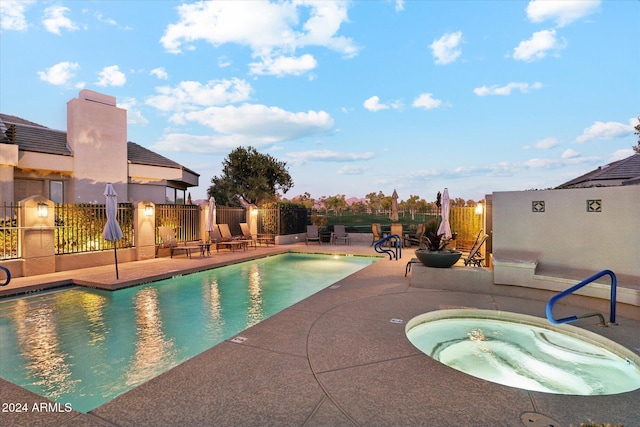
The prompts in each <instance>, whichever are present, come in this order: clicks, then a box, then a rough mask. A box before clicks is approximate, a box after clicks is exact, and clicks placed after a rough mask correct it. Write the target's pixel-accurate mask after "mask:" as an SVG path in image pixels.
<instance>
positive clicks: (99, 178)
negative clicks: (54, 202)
mask: <svg viewBox="0 0 640 427" xmlns="http://www.w3.org/2000/svg"><path fill="white" fill-rule="evenodd" d="M67 140H68V143H69V147H70V148H71V150H72V151H73V171H74V172H73V180H72V182H71V189H70V194H71V197H70V201H71V202H72V203H92V202H97V201H99V200H100V201H102V200H103V199H104V196H103V195H102V193H103V191H104V188H105V186H106V184H107V183H112V184H113V187H114V189H115V190H116V193H118V198H119V199H120V200H128V199H129V196H128V192H127V184H128V161H127V111H126V110H124V109H122V108H118V107H117V106H116V98H115V97H112V96H108V95H103V94H100V93H97V92H93V91H90V90H86V89H84V90H82V91H80V94H79V97H78V98H74V99H72V100H71V101H69V102H68V103H67Z"/></svg>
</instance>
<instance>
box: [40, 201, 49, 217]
mask: <svg viewBox="0 0 640 427" xmlns="http://www.w3.org/2000/svg"><path fill="white" fill-rule="evenodd" d="M48 216H49V206H48V205H47V204H46V203H38V218H46V217H48Z"/></svg>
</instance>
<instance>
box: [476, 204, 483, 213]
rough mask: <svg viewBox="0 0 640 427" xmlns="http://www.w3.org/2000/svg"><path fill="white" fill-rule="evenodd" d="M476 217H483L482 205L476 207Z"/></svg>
mask: <svg viewBox="0 0 640 427" xmlns="http://www.w3.org/2000/svg"><path fill="white" fill-rule="evenodd" d="M476 215H482V203H478V204H477V205H476Z"/></svg>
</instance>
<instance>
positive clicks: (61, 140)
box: [0, 114, 199, 176]
mask: <svg viewBox="0 0 640 427" xmlns="http://www.w3.org/2000/svg"><path fill="white" fill-rule="evenodd" d="M0 142H2V143H5V144H18V146H19V147H20V150H22V151H34V152H39V153H47V154H58V155H63V156H73V152H72V151H71V149H70V148H69V145H68V144H67V133H66V132H64V131H59V130H54V129H50V128H48V127H46V126H42V125H39V124H37V123H33V122H30V121H28V120H24V119H22V118H20V117H16V116H11V115H8V114H0ZM127 159H128V160H129V161H130V162H131V163H136V164H143V165H150V166H164V167H169V168H176V169H184V170H187V171H189V172H191V173H193V174H195V175H198V176H199V174H197V173H195V172H193V171H192V170H190V169H188V168H186V167H184V166H182V165H180V164H179V163H176V162H174V161H173V160H170V159H168V158H166V157H164V156H161V155H160V154H158V153H155V152H153V151H151V150H149V149H147V148H144V147H143V146H141V145H139V144H136V143H135V142H131V141H128V142H127Z"/></svg>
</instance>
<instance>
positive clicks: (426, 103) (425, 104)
mask: <svg viewBox="0 0 640 427" xmlns="http://www.w3.org/2000/svg"><path fill="white" fill-rule="evenodd" d="M411 105H413V106H414V107H416V108H424V109H426V110H431V109H433V108H438V107H439V106H440V105H442V101H441V100H439V99H434V98H433V94H432V93H422V94H420V96H418V97H417V98H416V99H415V100H414V101H413V104H411Z"/></svg>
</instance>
